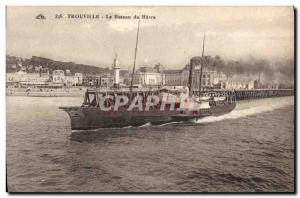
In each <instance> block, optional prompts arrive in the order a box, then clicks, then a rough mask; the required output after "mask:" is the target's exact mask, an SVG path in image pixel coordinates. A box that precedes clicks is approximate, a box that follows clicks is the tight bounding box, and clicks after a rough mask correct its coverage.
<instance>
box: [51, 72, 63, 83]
mask: <svg viewBox="0 0 300 198" xmlns="http://www.w3.org/2000/svg"><path fill="white" fill-rule="evenodd" d="M52 81H53V82H54V83H65V72H64V71H63V70H54V71H53V74H52Z"/></svg>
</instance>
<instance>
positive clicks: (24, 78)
mask: <svg viewBox="0 0 300 198" xmlns="http://www.w3.org/2000/svg"><path fill="white" fill-rule="evenodd" d="M49 81H50V75H49V74H48V73H27V72H24V71H18V72H14V73H7V74H6V82H7V83H9V84H14V85H18V84H19V85H43V84H47V82H49Z"/></svg>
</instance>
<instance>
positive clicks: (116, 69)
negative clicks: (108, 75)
mask: <svg viewBox="0 0 300 198" xmlns="http://www.w3.org/2000/svg"><path fill="white" fill-rule="evenodd" d="M113 70H114V87H115V88H117V87H119V85H120V63H119V59H118V54H116V56H115V58H114V64H113Z"/></svg>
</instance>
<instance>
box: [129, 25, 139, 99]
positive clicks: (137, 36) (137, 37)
mask: <svg viewBox="0 0 300 198" xmlns="http://www.w3.org/2000/svg"><path fill="white" fill-rule="evenodd" d="M139 32H140V19H139V23H138V29H137V33H136V42H135V52H134V61H133V68H132V75H131V82H130V93H131V92H132V85H133V77H134V72H135V64H136V55H137V49H138V48H137V47H138V42H139Z"/></svg>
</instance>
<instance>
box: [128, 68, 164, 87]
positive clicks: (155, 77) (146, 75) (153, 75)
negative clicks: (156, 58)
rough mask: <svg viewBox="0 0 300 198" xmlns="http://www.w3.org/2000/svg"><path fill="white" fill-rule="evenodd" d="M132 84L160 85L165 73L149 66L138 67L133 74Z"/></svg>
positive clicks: (162, 83) (162, 82)
mask: <svg viewBox="0 0 300 198" xmlns="http://www.w3.org/2000/svg"><path fill="white" fill-rule="evenodd" d="M133 83H134V84H140V85H145V86H160V85H164V84H165V74H164V73H160V72H159V71H158V70H157V69H154V68H151V67H140V68H139V69H138V70H137V71H136V72H135V74H134V77H133Z"/></svg>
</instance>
